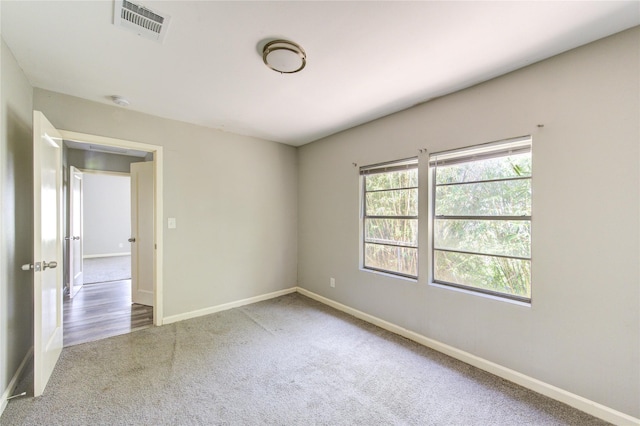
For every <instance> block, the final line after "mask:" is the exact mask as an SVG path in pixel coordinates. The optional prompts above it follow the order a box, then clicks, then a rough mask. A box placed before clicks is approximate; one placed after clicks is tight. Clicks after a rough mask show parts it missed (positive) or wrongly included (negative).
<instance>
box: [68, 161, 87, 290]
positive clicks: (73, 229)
mask: <svg viewBox="0 0 640 426" xmlns="http://www.w3.org/2000/svg"><path fill="white" fill-rule="evenodd" d="M82 182H83V181H82V172H81V171H80V170H78V169H76V168H75V167H73V166H71V167H70V168H69V196H70V197H69V215H70V217H69V236H68V237H67V238H66V239H67V240H68V241H69V297H73V296H75V295H76V293H78V291H79V290H80V289H81V288H82V285H83V284H84V281H83V280H84V277H83V275H82V271H83V267H82V242H83V235H82V190H83V188H82Z"/></svg>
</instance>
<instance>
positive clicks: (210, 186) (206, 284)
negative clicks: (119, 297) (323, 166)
mask: <svg viewBox="0 0 640 426" xmlns="http://www.w3.org/2000/svg"><path fill="white" fill-rule="evenodd" d="M34 108H35V109H37V110H40V111H42V112H43V113H44V114H45V115H46V116H47V118H48V119H49V121H51V123H52V124H53V125H54V126H56V127H57V128H59V129H62V130H71V131H76V132H82V133H89V134H96V135H101V136H108V137H114V138H119V139H127V140H131V141H135V142H143V143H149V144H155V145H161V146H163V147H164V193H163V196H164V206H163V208H164V217H165V223H164V247H162V248H161V249H162V250H164V252H163V254H164V271H163V272H164V295H163V296H164V298H163V300H164V306H163V308H164V315H165V316H171V315H177V314H182V313H187V312H190V311H194V310H197V309H203V308H208V307H211V306H216V305H220V304H223V303H228V302H232V301H237V300H240V299H244V298H248V297H253V296H257V295H261V294H265V293H269V292H273V291H277V290H282V289H286V288H290V287H293V286H295V285H296V273H297V271H296V265H297V161H296V149H295V148H293V147H290V146H286V145H282V144H278V143H275V142H268V141H264V140H260V139H255V138H250V137H245V136H239V135H234V134H231V133H225V132H221V131H217V130H212V129H208V128H205V127H200V126H194V125H190V124H186V123H182V122H178V121H172V120H167V119H162V118H159V117H154V116H150V115H146V114H140V113H136V112H134V111H132V110H129V109H124V108H120V107H116V106H109V105H104V104H98V103H95V102H90V101H86V100H82V99H79V98H74V97H71V96H66V95H62V94H59V93H54V92H49V91H45V90H40V89H35V90H34ZM168 217H175V218H176V219H177V224H178V227H177V228H176V229H167V226H166V218H168Z"/></svg>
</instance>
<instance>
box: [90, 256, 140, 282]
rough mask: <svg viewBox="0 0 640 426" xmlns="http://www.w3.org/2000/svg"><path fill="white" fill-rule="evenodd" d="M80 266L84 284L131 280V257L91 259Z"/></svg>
mask: <svg viewBox="0 0 640 426" xmlns="http://www.w3.org/2000/svg"><path fill="white" fill-rule="evenodd" d="M82 264H83V271H82V275H83V281H84V284H95V283H103V282H108V281H122V280H129V279H131V256H108V257H92V258H88V259H84V260H83V261H82Z"/></svg>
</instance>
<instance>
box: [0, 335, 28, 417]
mask: <svg viewBox="0 0 640 426" xmlns="http://www.w3.org/2000/svg"><path fill="white" fill-rule="evenodd" d="M32 357H33V346H32V347H31V348H29V350H28V351H27V354H26V355H25V356H24V359H23V360H22V362H21V363H20V365H19V366H18V369H17V370H16V372H15V374H14V375H13V377H12V378H11V381H9V384H8V385H7V388H6V389H5V391H4V393H3V394H2V399H1V400H0V415H2V413H3V412H4V409H5V408H7V403H8V399H9V397H11V394H13V391H14V390H15V388H16V386H17V385H18V380H19V379H20V377H22V373H23V371H24V368H25V367H26V366H27V365H28V364H29V361H31V358H32Z"/></svg>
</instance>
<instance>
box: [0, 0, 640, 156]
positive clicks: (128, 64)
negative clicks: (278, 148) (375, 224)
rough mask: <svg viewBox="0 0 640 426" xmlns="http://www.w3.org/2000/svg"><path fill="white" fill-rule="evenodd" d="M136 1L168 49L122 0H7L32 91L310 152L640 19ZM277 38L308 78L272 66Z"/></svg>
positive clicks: (609, 12) (600, 9)
mask: <svg viewBox="0 0 640 426" xmlns="http://www.w3.org/2000/svg"><path fill="white" fill-rule="evenodd" d="M133 1H134V2H135V1H136V0H133ZM138 3H142V4H143V5H145V6H146V7H148V8H150V9H152V10H157V11H159V12H161V13H164V14H168V15H170V16H171V22H170V26H169V29H168V33H167V35H166V38H165V40H164V43H163V44H160V43H157V42H154V41H151V40H147V39H144V38H142V37H139V36H137V35H136V34H134V33H132V32H129V31H126V30H123V29H122V28H119V27H116V26H114V25H113V2H112V1H43V2H35V1H6V0H4V1H2V2H1V5H0V7H1V8H2V9H1V16H2V27H1V31H2V37H3V38H4V40H5V41H6V42H7V44H8V45H9V47H10V48H11V50H12V51H13V53H14V55H15V56H16V58H17V60H18V62H19V64H20V65H21V67H22V68H23V70H24V72H25V73H26V75H27V77H28V78H29V80H30V82H31V84H32V85H33V86H34V87H39V88H43V89H47V90H52V91H56V92H60V93H65V94H69V95H73V96H77V97H80V98H85V99H89V100H92V101H97V102H103V103H110V99H109V96H110V95H122V96H125V97H127V98H128V99H129V100H130V101H131V105H130V106H129V107H128V108H129V109H132V110H135V111H140V112H144V113H148V114H153V115H157V116H161V117H166V118H171V119H175V120H181V121H186V122H189V123H194V124H199V125H203V126H207V127H212V128H216V129H222V130H225V131H229V132H234V133H239V134H243V135H250V136H255V137H259V138H263V139H267V140H273V141H278V142H283V143H286V144H290V145H294V146H298V145H302V144H305V143H308V142H311V141H314V140H316V139H319V138H321V137H324V136H327V135H330V134H333V133H336V132H338V131H341V130H344V129H347V128H350V127H353V126H356V125H358V124H362V123H365V122H367V121H370V120H373V119H375V118H378V117H382V116H385V115H388V114H391V113H393V112H396V111H400V110H402V109H405V108H408V107H410V106H412V105H415V104H417V103H421V102H424V101H427V100H429V99H432V98H434V97H438V96H442V95H445V94H447V93H451V92H453V91H456V90H460V89H462V88H465V87H469V86H471V85H474V84H476V83H479V82H482V81H486V80H488V79H491V78H493V77H496V76H499V75H501V74H504V73H507V72H509V71H512V70H515V69H518V68H521V67H523V66H526V65H528V64H531V63H533V62H536V61H540V60H542V59H545V58H547V57H550V56H553V55H556V54H558V53H561V52H563V51H566V50H569V49H572V48H574V47H577V46H580V45H583V44H586V43H589V42H591V41H594V40H597V39H599V38H602V37H605V36H607V35H610V34H613V33H616V32H619V31H622V30H624V29H627V28H630V27H632V26H636V25H639V24H640V3H639V2H638V1H622V2H615V1H595V2H584V1H565V2H555V1H535V2H526V1H525V2H483V1H474V2H430V1H429V2H427V1H424V2H399V1H382V2H346V1H326V2H325V1H321V2H309V1H304V2H275V1H258V2H240V1H236V2H218V1H215V2H214V1H143V2H138ZM274 38H286V39H289V40H292V41H295V42H297V43H299V44H300V45H302V47H303V48H304V49H305V51H306V52H307V67H306V68H305V69H304V70H303V71H302V72H300V73H298V74H292V75H286V74H285V75H281V74H279V73H276V72H274V71H272V70H270V69H269V68H267V67H266V66H265V65H264V64H263V63H262V58H261V52H260V47H259V46H261V45H262V44H264V42H265V41H266V40H270V39H274Z"/></svg>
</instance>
